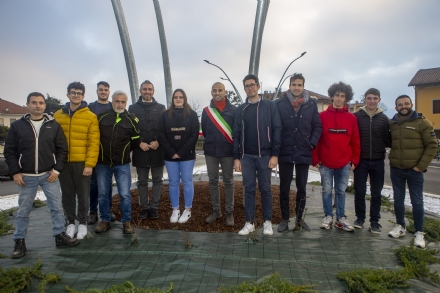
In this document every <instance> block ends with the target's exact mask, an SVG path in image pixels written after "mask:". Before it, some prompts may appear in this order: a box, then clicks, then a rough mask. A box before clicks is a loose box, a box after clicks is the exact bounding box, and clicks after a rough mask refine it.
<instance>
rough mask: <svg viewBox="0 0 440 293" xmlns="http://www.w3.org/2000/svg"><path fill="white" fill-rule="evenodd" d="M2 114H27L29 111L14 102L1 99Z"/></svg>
mask: <svg viewBox="0 0 440 293" xmlns="http://www.w3.org/2000/svg"><path fill="white" fill-rule="evenodd" d="M0 113H2V114H26V113H29V111H28V109H27V108H26V107H24V106H20V105H17V104H14V103H12V102H9V101H6V100H3V99H1V98H0Z"/></svg>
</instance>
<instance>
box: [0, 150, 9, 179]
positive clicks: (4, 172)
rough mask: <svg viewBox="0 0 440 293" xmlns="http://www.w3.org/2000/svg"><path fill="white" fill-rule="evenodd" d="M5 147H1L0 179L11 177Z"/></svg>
mask: <svg viewBox="0 0 440 293" xmlns="http://www.w3.org/2000/svg"><path fill="white" fill-rule="evenodd" d="M3 148H4V146H2V145H0V177H9V168H8V165H7V164H6V160H5V156H4V154H3Z"/></svg>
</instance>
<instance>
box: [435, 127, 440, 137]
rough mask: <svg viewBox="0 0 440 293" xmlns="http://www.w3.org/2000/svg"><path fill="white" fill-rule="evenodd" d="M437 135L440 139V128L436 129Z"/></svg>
mask: <svg viewBox="0 0 440 293" xmlns="http://www.w3.org/2000/svg"><path fill="white" fill-rule="evenodd" d="M434 132H435V136H437V138H438V139H440V129H434Z"/></svg>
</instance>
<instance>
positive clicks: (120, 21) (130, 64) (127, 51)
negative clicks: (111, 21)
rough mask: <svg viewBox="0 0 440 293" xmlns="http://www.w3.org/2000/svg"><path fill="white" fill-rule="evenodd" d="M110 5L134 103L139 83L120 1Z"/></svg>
mask: <svg viewBox="0 0 440 293" xmlns="http://www.w3.org/2000/svg"><path fill="white" fill-rule="evenodd" d="M112 6H113V11H114V13H115V18H116V23H117V25H118V30H119V36H120V38H121V44H122V50H123V51H124V58H125V65H126V67H127V74H128V81H129V84H130V92H131V100H132V102H133V103H136V101H137V98H138V97H139V95H140V93H139V83H138V78H137V72H136V64H135V62H134V55H133V50H132V48H131V42H130V36H129V34H128V29H127V23H126V22H125V17H124V11H123V10H122V5H121V1H120V0H112Z"/></svg>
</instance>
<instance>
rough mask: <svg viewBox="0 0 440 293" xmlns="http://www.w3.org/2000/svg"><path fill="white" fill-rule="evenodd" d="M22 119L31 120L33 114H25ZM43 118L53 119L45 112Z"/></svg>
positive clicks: (45, 119) (46, 119)
mask: <svg viewBox="0 0 440 293" xmlns="http://www.w3.org/2000/svg"><path fill="white" fill-rule="evenodd" d="M21 119H23V120H26V121H29V120H30V119H31V114H29V113H28V114H24V115H23V117H21ZM43 119H44V121H50V120H53V118H52V116H50V115H49V114H47V113H43Z"/></svg>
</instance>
